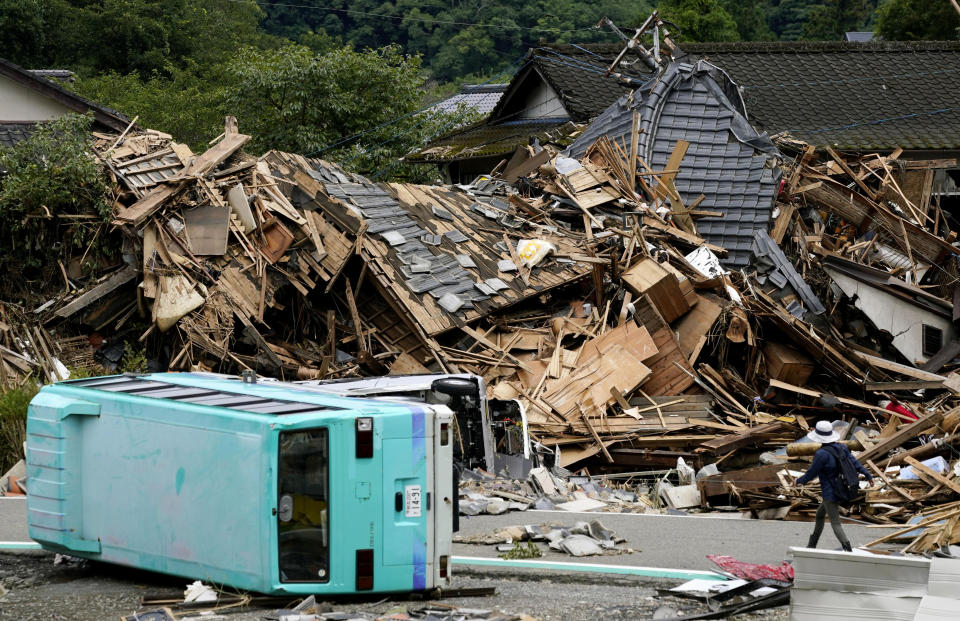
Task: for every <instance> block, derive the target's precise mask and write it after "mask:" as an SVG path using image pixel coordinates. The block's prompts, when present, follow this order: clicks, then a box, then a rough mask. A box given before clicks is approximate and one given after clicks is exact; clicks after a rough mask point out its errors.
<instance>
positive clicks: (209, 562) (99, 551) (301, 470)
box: [27, 373, 463, 594]
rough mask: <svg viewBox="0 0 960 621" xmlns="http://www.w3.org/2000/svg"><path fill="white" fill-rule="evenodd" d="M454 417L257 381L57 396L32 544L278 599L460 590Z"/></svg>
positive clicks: (40, 454)
mask: <svg viewBox="0 0 960 621" xmlns="http://www.w3.org/2000/svg"><path fill="white" fill-rule="evenodd" d="M460 384H461V386H457V385H453V387H452V388H451V389H450V390H452V391H454V392H455V391H456V390H458V389H462V384H463V381H462V380H460ZM438 389H439V390H441V391H442V390H443V380H441V381H440V384H439V385H438ZM453 420H454V417H453V413H452V412H451V410H450V409H449V408H448V407H446V406H445V405H442V404H427V403H413V402H390V401H384V400H373V399H363V398H356V397H344V396H337V395H333V394H329V393H327V392H324V391H323V390H322V389H318V388H316V387H309V386H299V385H296V384H290V383H284V382H262V381H261V382H258V381H256V379H255V378H253V377H248V378H245V379H243V380H241V379H240V378H227V377H224V376H219V377H218V376H207V375H203V374H190V373H163V374H151V375H123V376H111V377H98V378H90V379H81V380H76V381H68V382H61V383H58V384H54V385H51V386H46V387H44V388H43V389H42V390H41V391H40V392H39V394H37V396H36V397H35V398H34V399H33V401H32V403H31V404H30V409H29V414H28V419H27V478H28V495H27V511H28V523H29V531H30V537H31V538H33V539H34V540H35V541H37V542H39V543H40V544H41V545H42V546H43V547H44V548H46V549H48V550H53V551H57V552H62V553H66V554H70V555H74V556H79V557H83V558H88V559H94V560H98V561H104V562H109V563H116V564H120V565H127V566H131V567H137V568H142V569H147V570H152V571H157V572H162V573H166V574H173V575H177V576H182V577H185V578H190V579H199V580H205V581H209V582H211V583H215V584H223V585H229V586H232V587H235V588H238V589H245V590H250V591H257V592H261V593H268V594H306V593H315V594H350V593H358V592H361V593H362V592H403V591H423V590H429V589H433V588H437V587H442V586H444V585H446V584H447V583H448V581H449V579H450V573H449V568H450V565H449V555H450V541H451V537H452V530H453V521H454V520H455V518H456V511H457V493H456V482H455V479H454V474H453V466H452V445H453V433H454V429H453Z"/></svg>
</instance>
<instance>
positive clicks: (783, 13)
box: [767, 0, 811, 41]
mask: <svg viewBox="0 0 960 621" xmlns="http://www.w3.org/2000/svg"><path fill="white" fill-rule="evenodd" d="M810 5H811V2H810V1H809V0H780V1H779V2H777V3H775V4H772V6H771V7H770V10H769V12H768V14H767V25H768V26H770V30H772V31H773V33H774V34H775V35H776V36H777V38H779V39H781V40H784V41H796V40H798V39H802V38H803V25H804V24H805V23H806V21H807V16H808V14H809V13H810Z"/></svg>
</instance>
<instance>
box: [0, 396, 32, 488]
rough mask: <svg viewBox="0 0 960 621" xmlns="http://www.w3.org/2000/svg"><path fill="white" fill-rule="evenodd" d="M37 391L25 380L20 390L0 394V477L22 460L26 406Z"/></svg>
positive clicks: (25, 431) (25, 428) (25, 435)
mask: <svg viewBox="0 0 960 621" xmlns="http://www.w3.org/2000/svg"><path fill="white" fill-rule="evenodd" d="M37 390H38V387H37V385H36V384H34V383H33V381H32V380H27V382H26V383H24V384H23V386H21V387H20V388H15V389H13V390H8V391H7V392H4V393H0V475H2V474H3V473H4V472H6V471H7V470H9V469H10V468H11V467H12V466H13V465H14V464H16V463H17V462H18V461H20V460H21V459H23V443H24V441H25V440H26V439H27V406H28V405H30V400H31V399H33V396H34V395H36V394H37Z"/></svg>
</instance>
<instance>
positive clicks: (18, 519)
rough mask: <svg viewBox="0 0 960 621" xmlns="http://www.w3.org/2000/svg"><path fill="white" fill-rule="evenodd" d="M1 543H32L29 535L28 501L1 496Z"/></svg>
mask: <svg viewBox="0 0 960 621" xmlns="http://www.w3.org/2000/svg"><path fill="white" fill-rule="evenodd" d="M0 541H30V537H29V535H27V501H26V500H24V499H23V498H11V497H10V496H0Z"/></svg>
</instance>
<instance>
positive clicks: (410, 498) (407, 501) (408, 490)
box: [403, 485, 423, 517]
mask: <svg viewBox="0 0 960 621" xmlns="http://www.w3.org/2000/svg"><path fill="white" fill-rule="evenodd" d="M403 497H404V503H403V506H404V511H403V514H404V515H405V516H406V517H420V515H421V514H422V510H423V509H422V501H421V498H422V496H421V494H420V486H419V485H407V486H406V487H405V488H404V489H403Z"/></svg>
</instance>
